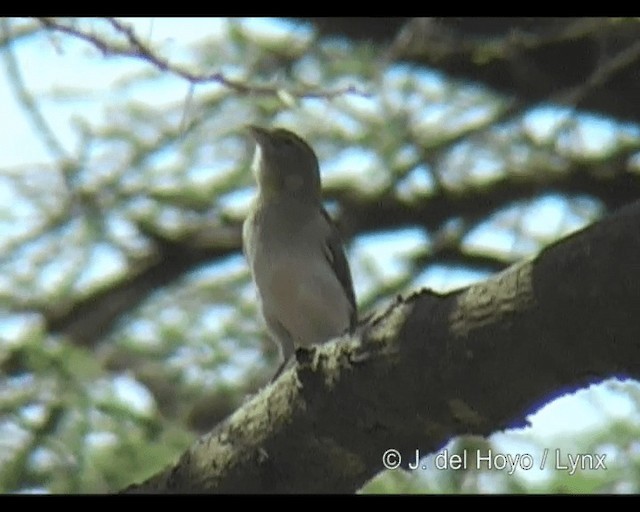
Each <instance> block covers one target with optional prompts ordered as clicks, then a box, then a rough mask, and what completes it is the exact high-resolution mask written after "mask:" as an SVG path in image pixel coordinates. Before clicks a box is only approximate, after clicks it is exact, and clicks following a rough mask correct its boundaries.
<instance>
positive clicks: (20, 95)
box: [0, 18, 69, 161]
mask: <svg viewBox="0 0 640 512" xmlns="http://www.w3.org/2000/svg"><path fill="white" fill-rule="evenodd" d="M0 27H1V29H2V37H3V39H5V40H7V41H9V40H10V37H11V28H10V27H9V21H8V20H7V18H3V19H2V20H0ZM2 55H3V59H4V63H5V66H6V69H7V76H8V78H9V85H10V87H11V88H12V89H13V92H14V94H15V95H16V98H17V99H18V102H19V103H20V105H22V107H23V108H24V110H25V112H26V113H27V115H28V116H29V118H30V119H31V122H32V123H33V124H34V126H35V127H36V129H37V131H38V133H39V134H40V136H41V138H42V140H43V142H44V145H45V146H46V147H47V148H48V149H49V151H51V153H53V154H54V156H55V157H56V158H57V159H59V160H60V159H61V160H65V161H68V160H69V157H68V155H67V153H66V151H65V150H64V148H63V146H62V144H61V143H60V141H59V140H58V139H57V138H56V136H55V134H54V132H53V130H52V129H51V127H50V126H49V125H48V124H47V121H46V119H45V118H44V116H43V115H42V112H40V108H39V106H38V103H37V101H36V100H35V98H34V97H33V96H32V95H31V94H30V93H29V91H28V89H27V87H26V86H25V83H24V79H23V77H22V74H21V73H20V68H19V66H18V62H17V60H16V57H15V55H14V53H13V48H12V45H11V44H7V45H5V46H4V48H2Z"/></svg>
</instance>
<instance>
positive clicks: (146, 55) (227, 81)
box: [37, 18, 370, 99]
mask: <svg viewBox="0 0 640 512" xmlns="http://www.w3.org/2000/svg"><path fill="white" fill-rule="evenodd" d="M37 19H38V21H39V22H40V23H41V24H42V25H43V26H44V27H46V28H48V29H50V30H56V31H58V32H63V33H65V34H68V35H70V36H73V37H76V38H78V39H81V40H83V41H85V42H87V43H89V44H91V45H93V46H95V47H96V48H98V49H99V50H100V51H101V52H102V53H103V54H104V55H118V56H122V57H133V58H136V59H140V60H143V61H146V62H148V63H149V64H151V65H152V66H154V67H155V68H157V69H159V70H160V71H165V72H169V73H173V74H174V75H176V76H179V77H180V78H183V79H184V80H186V81H187V82H189V83H190V84H192V85H196V84H205V83H217V84H219V85H222V86H224V87H227V88H229V89H232V90H233V91H235V92H237V93H239V94H251V95H261V96H278V97H281V96H282V95H283V93H284V94H285V95H288V96H291V97H294V98H299V99H305V98H306V99H309V98H325V99H333V98H335V97H337V96H343V95H346V94H355V95H358V96H362V97H369V96H370V94H368V93H366V92H364V91H360V90H359V89H358V88H356V87H355V86H353V85H349V86H346V87H340V88H337V89H333V90H323V89H316V90H314V89H298V90H284V89H283V88H282V87H273V86H266V85H257V84H248V83H246V82H244V81H241V80H233V79H231V78H228V77H226V76H225V75H224V74H223V73H221V72H219V71H216V72H214V73H205V74H200V73H194V72H192V71H189V70H188V69H186V68H184V67H182V66H179V65H177V64H174V63H171V62H169V61H168V60H167V59H165V58H163V57H161V56H159V55H157V54H156V53H155V51H154V50H153V49H151V48H150V47H149V46H148V45H147V44H145V43H143V42H142V41H141V40H140V38H139V37H138V36H137V35H136V34H135V32H134V31H133V29H132V28H131V27H128V26H126V25H124V24H123V23H121V22H119V21H118V20H116V19H114V18H107V21H108V22H109V24H110V25H111V26H112V27H113V28H114V29H115V30H116V31H117V32H118V33H119V34H122V35H124V36H125V39H126V41H127V44H126V45H117V44H116V43H113V42H107V41H105V40H103V39H100V37H98V36H97V35H95V34H88V33H86V32H83V31H81V30H79V29H77V28H74V27H71V26H68V25H64V24H61V23H59V22H58V21H56V20H55V19H51V18H37Z"/></svg>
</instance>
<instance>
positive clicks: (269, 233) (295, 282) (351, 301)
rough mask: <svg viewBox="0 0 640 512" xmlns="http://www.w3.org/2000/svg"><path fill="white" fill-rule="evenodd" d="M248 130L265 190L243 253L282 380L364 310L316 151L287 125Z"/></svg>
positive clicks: (350, 327) (250, 218) (249, 221)
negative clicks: (307, 351) (303, 353)
mask: <svg viewBox="0 0 640 512" xmlns="http://www.w3.org/2000/svg"><path fill="white" fill-rule="evenodd" d="M247 130H248V132H249V134H250V135H251V137H252V138H253V139H254V141H255V153H254V158H253V163H252V169H253V173H254V175H255V178H256V181H257V185H258V193H257V196H256V198H255V200H254V202H253V205H252V207H251V210H250V212H249V214H248V215H247V218H246V219H245V221H244V223H243V227H242V241H243V251H244V254H245V256H246V259H247V261H248V264H249V267H250V270H251V276H252V279H253V281H254V283H255V285H256V288H257V292H258V299H259V304H260V310H261V313H262V317H263V318H264V321H265V324H266V327H267V331H268V333H269V335H270V337H271V338H272V339H273V340H274V341H275V342H276V343H277V345H278V346H279V350H280V359H281V364H280V367H279V368H278V370H277V372H276V373H275V375H274V377H273V378H272V381H274V380H275V379H276V378H277V377H278V376H279V375H280V373H281V372H282V371H283V369H284V368H285V367H286V365H287V363H288V361H289V360H291V359H292V357H291V356H292V355H293V353H294V352H295V349H296V348H297V347H311V346H313V345H318V344H322V343H325V342H327V341H329V340H330V339H332V338H335V337H337V336H340V335H342V334H344V333H346V332H350V333H352V332H353V331H354V329H355V326H356V323H357V314H358V313H357V306H356V296H355V293H354V288H353V280H352V277H351V271H350V268H349V263H348V260H347V257H346V255H345V250H344V247H343V243H342V240H341V237H340V234H339V232H338V229H337V227H336V225H335V224H334V222H333V221H332V219H331V217H330V216H329V214H328V213H327V211H326V209H325V208H324V206H323V204H322V184H321V178H320V167H319V163H318V158H317V156H316V154H315V152H314V151H313V149H312V148H311V146H310V145H309V144H308V143H307V142H306V141H305V140H304V139H302V138H301V137H300V136H298V135H296V134H295V133H293V132H292V131H289V130H287V129H284V128H273V129H267V128H263V127H260V126H256V125H249V126H247Z"/></svg>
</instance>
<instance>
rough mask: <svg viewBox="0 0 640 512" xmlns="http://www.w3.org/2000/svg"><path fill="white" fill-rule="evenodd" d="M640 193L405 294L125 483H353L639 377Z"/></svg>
mask: <svg viewBox="0 0 640 512" xmlns="http://www.w3.org/2000/svg"><path fill="white" fill-rule="evenodd" d="M639 304H640V202H636V203H634V204H632V205H629V206H627V207H625V208H623V209H622V210H620V211H618V212H617V213H615V214H614V215H611V216H609V217H607V218H605V219H603V220H602V221H600V222H598V223H596V224H594V225H592V226H590V227H588V228H586V229H584V230H582V231H580V232H577V233H574V234H573V235H571V236H569V237H567V238H565V239H563V240H561V241H559V242H557V243H556V244H554V245H552V246H550V247H548V248H546V249H545V250H543V251H542V252H541V253H540V254H539V255H538V256H537V257H535V258H533V259H530V260H525V261H522V262H520V263H518V264H517V265H514V266H512V267H510V268H508V269H507V270H505V271H504V272H501V273H500V274H497V275H495V276H494V277H492V278H490V279H488V280H486V281H484V282H481V283H478V284H476V285H473V286H470V287H467V288H464V289H461V290H458V291H455V292H452V293H449V294H446V295H436V294H434V293H432V292H430V291H428V290H421V291H418V292H416V293H414V294H413V295H411V296H408V297H403V298H398V300H397V301H396V302H395V304H393V305H391V306H390V307H389V308H388V309H387V310H386V311H384V312H380V313H379V314H377V315H376V316H375V317H373V318H372V319H370V320H369V321H367V322H366V324H365V325H363V326H362V328H361V329H360V331H359V333H357V335H355V336H353V337H351V338H348V337H346V338H343V339H340V340H336V341H334V342H331V343H329V344H327V345H325V346H322V347H319V348H316V349H313V350H310V351H298V353H297V356H298V363H299V364H298V365H297V366H296V367H295V368H292V369H291V370H290V371H288V372H286V373H285V374H283V375H282V376H281V378H280V379H279V380H278V381H277V382H276V383H274V384H273V385H270V386H267V387H266V388H264V389H263V390H262V391H260V392H259V393H258V394H256V395H255V396H254V397H253V398H252V399H251V400H250V401H248V402H247V403H246V404H245V405H244V406H243V407H241V408H240V409H239V410H237V411H236V412H235V413H234V414H232V415H231V416H230V417H229V418H227V419H226V420H225V421H223V422H222V423H221V424H220V425H218V426H217V427H216V428H215V429H214V430H213V431H212V432H210V433H209V434H207V435H205V436H203V437H202V438H201V439H200V440H198V441H197V442H196V443H195V444H194V445H193V446H192V447H191V448H190V449H189V450H187V451H186V452H185V453H184V454H183V456H182V457H181V458H180V460H179V461H178V462H177V463H176V464H175V465H172V466H170V467H168V468H166V469H165V470H164V471H162V472H160V473H158V474H157V475H155V476H153V477H151V478H150V479H148V480H147V481H146V482H144V483H142V484H138V485H133V486H131V487H129V488H128V489H127V490H126V491H127V492H227V493H233V492H244V493H251V492H254V493H255V492H260V493H270V492H272V493H274V492H283V493H284V492H353V491H356V490H357V489H359V488H360V487H361V486H362V485H363V484H364V483H365V482H366V481H367V480H369V479H370V478H371V477H373V476H375V475H376V474H377V473H378V472H379V471H381V470H382V469H383V464H382V455H383V453H384V452H385V450H387V449H390V448H393V449H396V450H398V452H399V453H400V454H401V455H404V456H405V462H411V461H412V460H413V458H414V454H415V450H416V449H419V450H420V452H421V453H422V454H425V455H426V454H428V453H429V452H432V451H434V450H436V449H438V448H440V447H442V446H443V445H444V444H446V443H447V442H448V441H449V439H451V438H452V437H454V436H457V435H460V434H478V435H488V434H490V433H492V432H495V431H498V430H501V429H504V428H505V427H507V426H512V427H513V426H522V425H525V424H526V416H527V415H528V414H530V413H532V412H534V411H535V410H536V409H538V408H540V407H541V406H542V405H544V404H546V403H548V402H550V401H551V400H553V399H554V398H556V397H558V396H561V395H562V394H564V393H567V392H568V391H570V390H574V389H577V388H580V387H583V386H586V385H588V384H590V383H595V382H598V381H601V380H603V379H605V378H609V377H618V378H624V377H629V378H634V379H638V378H640V316H639V315H638V305H639Z"/></svg>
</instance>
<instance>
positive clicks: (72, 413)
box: [0, 19, 640, 493]
mask: <svg viewBox="0 0 640 512" xmlns="http://www.w3.org/2000/svg"><path fill="white" fill-rule="evenodd" d="M358 23H359V25H358V26H359V27H362V29H363V31H365V33H366V26H365V25H366V23H367V20H361V21H360V22H358ZM372 23H373V22H372ZM566 23H567V25H568V24H569V20H567V21H566ZM601 23H602V24H607V23H611V24H612V23H618V24H620V23H622V22H621V21H620V20H609V21H607V20H602V21H601ZM626 23H628V24H632V26H633V27H637V26H638V21H637V20H627V21H626ZM190 24H191V25H190ZM327 24H328V21H326V20H325V21H324V22H323V23H320V24H318V23H316V24H314V22H313V21H300V20H297V21H292V20H288V21H284V20H246V19H201V20H162V19H147V20H142V19H140V20H116V19H41V20H35V19H4V20H2V32H1V33H0V37H1V40H0V49H1V52H2V63H3V67H2V81H3V86H2V87H3V89H2V93H1V94H3V96H4V97H3V100H2V102H3V103H5V105H6V108H7V113H8V114H7V115H8V116H9V117H8V118H5V119H4V124H5V125H6V126H5V127H4V129H3V131H2V132H0V133H3V138H4V139H5V140H4V143H5V145H6V148H7V149H5V153H6V155H5V160H4V161H0V268H1V269H2V271H1V272H0V490H1V491H3V492H55V493H62V492H67V493H75V492H109V491H116V490H118V489H120V488H122V487H123V486H126V485H128V484H130V483H132V482H135V481H140V480H142V479H143V478H145V477H147V476H150V475H151V474H152V473H154V472H155V471H157V470H159V469H161V468H162V467H163V466H165V465H166V464H168V463H170V462H172V461H173V460H174V459H175V458H176V457H177V456H178V455H179V454H180V453H181V452H182V451H183V450H184V449H185V448H186V447H187V446H188V445H189V444H190V443H191V442H193V440H194V439H196V437H197V435H198V434H199V433H202V432H206V431H207V430H209V429H211V428H212V427H213V426H214V425H215V424H216V423H217V422H218V421H220V420H221V419H223V418H224V417H225V416H226V415H228V414H229V413H230V412H232V411H233V410H234V409H235V408H236V407H238V406H239V405H240V404H242V402H243V400H245V398H246V397H247V396H248V395H249V394H251V393H252V392H254V391H255V390H256V389H258V388H259V387H260V386H262V385H264V384H265V383H266V382H267V381H268V379H269V378H270V376H271V374H272V373H273V371H274V370H275V367H276V365H277V361H276V359H277V353H276V351H275V347H274V346H272V344H271V342H270V341H269V340H268V339H267V337H266V334H265V330H264V328H263V325H262V322H261V320H260V318H259V316H258V310H257V305H256V298H255V292H254V289H253V285H252V284H251V282H250V278H249V273H248V269H247V266H246V264H245V262H244V259H243V257H242V254H241V250H240V226H241V222H242V220H243V218H244V216H245V214H246V212H247V208H248V206H249V204H250V200H251V198H252V195H253V193H254V188H253V177H252V175H251V172H250V170H249V167H250V163H251V159H252V152H253V148H252V145H251V142H250V141H249V140H248V139H247V137H246V134H245V133H243V126H244V125H246V124H248V123H255V124H263V125H265V126H274V125H278V126H283V127H287V128H289V129H293V130H294V131H296V132H297V133H299V134H301V135H302V136H304V137H305V138H306V139H307V140H308V141H309V142H310V143H311V144H312V146H313V147H314V149H315V150H316V152H317V154H318V156H319V159H320V162H321V168H322V173H323V180H324V189H325V199H326V202H327V207H328V209H329V211H330V212H331V214H332V215H333V216H334V217H335V218H336V220H337V222H338V224H339V226H340V229H341V231H342V232H343V234H344V238H345V241H346V244H347V249H348V255H349V259H350V262H351V266H352V271H353V274H354V282H355V286H356V293H357V296H358V302H359V304H360V308H361V311H363V312H367V311H371V310H372V309H374V308H377V307H380V306H383V305H385V304H387V303H389V302H390V301H391V300H393V298H394V297H395V296H396V294H399V293H406V292H408V291H410V290H414V289H416V288H420V287H423V286H428V287H431V288H433V289H435V290H437V291H441V292H444V291H448V290H451V289H455V288H457V287H459V286H463V285H466V284H470V283H472V282H475V281H478V280H481V279H483V278H485V277H487V276H489V275H491V274H492V273H494V272H497V271H499V270H501V269H504V268H506V267H507V266H509V265H510V264H512V263H514V262H516V261H519V260H520V259H522V258H524V257H528V256H531V255H534V254H536V253H537V252H538V251H539V250H540V249H542V248H543V247H545V246H546V245H548V244H550V243H552V242H554V241H556V240H558V239H560V238H562V237H563V236H565V235H567V234H568V233H570V232H573V231H575V230H577V229H579V228H581V227H583V226H586V225H588V224H590V223H592V222H594V221H596V220H597V219H598V218H600V217H601V216H602V215H604V214H606V213H607V212H609V211H611V210H613V209H615V208H617V207H618V206H621V205H623V204H625V203H626V202H629V201H631V200H633V199H634V198H637V197H638V195H639V193H640V177H639V175H638V174H639V172H640V160H639V159H638V150H639V149H640V136H639V135H640V132H639V131H638V124H637V121H638V119H635V121H634V120H629V119H624V120H616V119H615V118H612V117H606V116H605V115H602V114H601V113H600V114H599V113H597V112H586V111H581V110H580V109H576V108H574V107H573V106H572V105H563V106H561V105H560V104H556V103H554V102H553V98H549V101H547V102H544V101H539V102H532V101H531V100H530V98H527V99H526V101H525V100H523V98H519V97H518V96H517V95H514V94H511V95H508V94H504V93H502V92H498V91H496V90H494V89H491V88H488V87H486V86H483V85H482V84H481V83H477V82H470V81H464V80H460V79H459V78H458V79H455V80H454V79H451V78H449V77H448V76H447V74H446V73H444V72H443V71H441V70H438V69H437V67H436V66H428V65H425V64H424V63H420V62H416V61H412V60H411V59H403V58H400V57H398V54H397V45H396V46H391V45H390V44H383V43H381V42H380V41H378V40H376V38H375V37H371V38H369V39H368V40H363V39H362V38H360V37H358V36H355V35H354V34H351V33H349V32H348V31H346V32H345V33H343V34H342V35H336V34H332V33H328V32H327V33H325V29H326V28H327ZM337 26H338V28H339V25H337ZM354 26H355V24H354ZM626 26H627V27H628V25H626ZM169 27H173V28H174V29H175V28H176V27H178V28H182V31H181V32H180V33H181V34H182V35H181V36H178V35H176V36H175V37H174V36H171V35H164V34H170V32H169ZM189 27H193V30H192V32H193V33H192V34H190V35H191V36H193V37H187V36H185V35H184V34H185V33H187V34H188V33H189ZM185 28H186V29H185ZM329 32H330V31H329ZM338 32H339V30H338ZM196 34H197V37H195V35H196ZM587 35H588V33H587ZM399 40H401V39H396V43H397V41H399ZM390 48H393V49H395V50H396V53H395V54H394V52H392V51H390ZM638 62H639V61H638V60H635V61H634V60H632V61H631V63H630V64H629V65H630V66H635V68H636V70H637V69H639V68H638V66H639V65H640V64H638ZM531 79H532V80H535V79H538V78H537V77H536V76H532V77H531ZM587 93H588V91H587ZM9 104H11V105H12V107H11V108H12V109H13V110H11V111H9ZM26 132H29V133H30V134H31V136H32V138H31V139H28V138H25V136H24V133H26ZM34 136H35V137H34ZM25 141H27V142H25ZM29 141H31V142H29ZM33 141H35V142H33ZM505 385H508V383H505ZM594 389H595V391H594ZM594 389H590V390H586V391H581V392H579V393H577V394H576V395H575V396H574V397H573V400H574V401H576V400H579V401H580V402H581V403H582V407H583V408H587V409H589V410H590V413H591V414H592V417H594V418H596V419H593V420H592V422H591V423H590V424H588V425H585V424H583V423H582V422H579V421H575V422H570V424H567V419H566V418H567V416H563V415H562V414H561V412H559V411H560V410H561V409H562V408H563V407H556V409H555V412H553V411H551V412H548V413H547V416H548V417H551V418H553V417H555V418H556V420H555V421H556V425H557V429H556V431H555V432H554V431H553V430H551V431H548V430H547V431H544V432H543V431H542V430H536V428H535V422H534V427H531V428H527V429H524V430H519V431H507V432H504V433H496V434H495V435H494V436H492V437H491V438H490V439H488V440H478V439H475V438H458V439H454V440H452V441H451V442H450V443H449V445H448V446H447V447H443V449H444V448H447V449H448V450H449V452H452V453H456V452H462V451H464V450H475V449H477V448H481V449H488V448H490V447H493V449H494V450H497V451H500V452H510V453H524V452H528V453H532V454H534V455H535V459H536V460H539V455H540V453H541V452H542V451H543V450H544V449H545V448H549V449H550V450H551V451H553V450H555V449H556V448H560V449H562V450H563V451H566V452H570V453H591V452H598V453H600V452H602V451H603V450H605V451H606V452H607V453H608V454H612V455H611V457H609V458H608V459H607V461H608V466H607V467H608V470H607V471H593V472H589V471H585V472H579V473H578V474H576V475H573V476H569V475H567V472H563V471H551V470H546V471H543V472H535V471H531V472H524V471H516V473H515V475H508V474H506V472H505V471H488V470H479V471H473V470H468V471H441V470H433V469H432V468H431V469H427V470H425V471H416V472H413V473H404V472H383V473H381V474H380V475H379V476H378V477H376V478H375V479H374V480H373V481H372V482H370V483H369V484H368V485H367V486H366V487H365V488H364V489H363V490H362V492H375V493H378V492H379V493H387V492H427V493H429V492H445V493H458V492H471V493H475V492H638V490H640V488H639V484H638V482H640V475H639V473H640V443H639V442H638V439H639V433H640V415H639V414H638V411H639V410H640V409H639V407H638V404H639V403H640V401H639V400H640V399H639V397H640V395H639V391H638V386H637V384H636V383H633V382H626V383H625V382H617V381H610V382H607V383H605V384H602V385H600V386H596V387H595V388H594ZM563 400H566V399H564V398H563V399H560V400H558V401H556V402H554V404H551V406H549V407H552V406H554V405H555V404H557V403H558V402H562V401H563ZM603 404H604V405H603ZM606 404H615V407H614V406H613V405H611V406H609V405H606ZM547 409H549V408H547ZM545 410H546V409H545ZM532 412H534V411H532ZM549 423H551V424H553V421H550V422H549ZM392 441H393V440H390V445H392V444H393V443H392ZM424 455H425V456H426V455H428V454H424ZM433 456H434V454H431V455H429V457H427V458H426V459H425V461H426V462H425V465H426V466H427V467H431V466H432V461H433ZM534 473H535V474H534Z"/></svg>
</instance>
